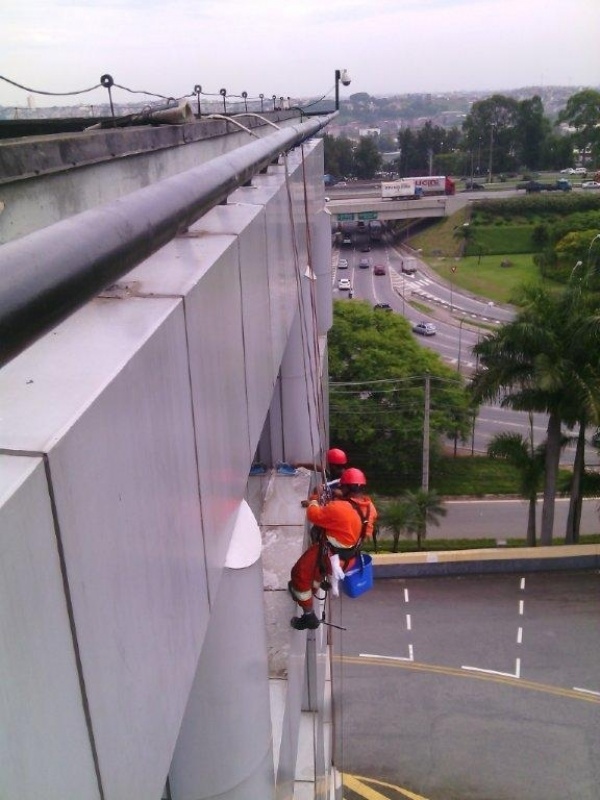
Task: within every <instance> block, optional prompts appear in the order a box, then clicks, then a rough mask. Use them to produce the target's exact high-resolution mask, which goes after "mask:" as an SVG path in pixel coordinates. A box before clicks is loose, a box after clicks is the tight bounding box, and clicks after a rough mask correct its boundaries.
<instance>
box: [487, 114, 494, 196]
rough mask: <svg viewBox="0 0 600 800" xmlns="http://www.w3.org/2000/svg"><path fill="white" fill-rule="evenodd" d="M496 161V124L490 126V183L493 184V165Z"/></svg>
mask: <svg viewBox="0 0 600 800" xmlns="http://www.w3.org/2000/svg"><path fill="white" fill-rule="evenodd" d="M493 159H494V123H493V122H492V123H491V124H490V168H489V172H488V183H491V182H492V165H493Z"/></svg>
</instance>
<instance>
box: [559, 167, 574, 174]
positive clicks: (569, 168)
mask: <svg viewBox="0 0 600 800" xmlns="http://www.w3.org/2000/svg"><path fill="white" fill-rule="evenodd" d="M560 174H561V175H575V170H574V169H573V167H567V168H566V169H561V171H560Z"/></svg>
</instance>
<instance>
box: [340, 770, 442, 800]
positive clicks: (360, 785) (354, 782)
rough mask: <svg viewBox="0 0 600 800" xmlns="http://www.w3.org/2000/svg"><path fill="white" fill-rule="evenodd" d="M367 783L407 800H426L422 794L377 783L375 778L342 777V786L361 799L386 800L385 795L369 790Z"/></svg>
mask: <svg viewBox="0 0 600 800" xmlns="http://www.w3.org/2000/svg"><path fill="white" fill-rule="evenodd" d="M369 783H371V784H374V785H375V786H379V787H380V788H382V789H391V790H392V791H394V792H399V793H400V794H401V795H403V796H404V797H406V798H407V800H427V798H426V797H423V795H422V794H415V792H411V791H410V790H409V789H404V788H403V787H402V786H396V785H395V784H393V783H387V782H386V781H379V780H377V779H376V778H366V777H363V776H362V775H347V774H343V775H342V785H343V786H347V787H348V789H351V790H352V791H353V792H356V793H357V794H359V795H360V796H361V797H365V798H367V800H388V796H387V795H385V794H381V793H380V792H378V791H376V790H374V789H371V787H370V786H368V785H367V784H369ZM363 792H367V794H363Z"/></svg>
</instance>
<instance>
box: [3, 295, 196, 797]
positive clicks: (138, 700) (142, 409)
mask: <svg viewBox="0 0 600 800" xmlns="http://www.w3.org/2000/svg"><path fill="white" fill-rule="evenodd" d="M60 328H61V330H60V333H59V334H57V336H56V337H54V336H53V335H50V336H47V337H44V339H42V340H40V341H39V342H38V343H37V344H36V345H34V346H33V347H32V348H30V349H29V350H28V351H26V352H25V353H24V354H23V355H22V356H20V357H19V358H17V359H15V361H13V362H11V363H10V364H9V365H8V366H7V367H5V368H4V369H3V370H2V371H1V372H0V393H2V394H3V396H4V392H3V388H4V387H5V386H7V387H8V388H10V392H7V395H9V397H10V403H8V404H7V406H6V408H5V409H3V411H5V412H6V413H3V427H2V429H0V440H1V439H2V438H4V437H3V433H4V432H5V431H7V432H8V433H6V439H9V440H10V441H11V444H12V446H13V447H19V444H18V443H19V442H21V446H20V447H19V449H21V450H23V449H28V448H29V447H31V446H32V445H33V446H35V445H38V448H37V449H42V447H39V445H42V446H43V447H44V448H45V449H46V450H47V452H48V460H49V470H50V475H51V480H52V488H53V491H54V494H55V498H56V508H57V518H58V525H59V531H60V536H61V538H62V542H63V546H64V552H65V562H66V569H67V573H68V580H69V585H70V589H71V597H72V601H73V610H74V619H75V625H76V630H77V637H78V641H79V646H80V652H81V661H82V665H83V676H84V680H85V684H86V690H87V695H88V698H89V704H90V710H91V715H92V720H93V729H94V735H95V739H96V745H97V750H98V757H99V762H100V771H101V775H102V780H103V785H104V791H105V796H106V798H107V799H109V798H110V800H119V799H120V798H122V797H128V796H130V797H152V796H159V794H160V792H161V791H162V786H163V785H164V780H165V777H166V774H167V770H168V766H169V762H170V756H171V752H172V748H173V746H174V743H175V739H176V736H177V732H178V729H179V724H180V721H181V717H182V715H183V711H184V708H185V703H186V701H187V695H188V692H189V688H190V685H191V682H192V679H193V675H194V671H195V668H196V661H197V658H198V655H199V652H200V647H201V642H202V638H203V635H204V632H205V629H206V626H207V623H208V597H207V587H206V571H205V564H204V548H203V541H202V531H201V518H200V504H199V498H198V482H197V471H196V458H195V452H194V431H193V425H192V409H191V396H190V385H189V371H188V359H187V347H186V335H185V329H184V316H183V307H182V304H181V302H180V301H178V300H173V299H147V298H146V299H138V298H129V299H124V300H116V299H113V300H97V301H94V302H93V303H91V304H90V305H88V306H87V307H86V308H84V309H82V311H81V312H79V313H78V314H76V315H74V317H72V318H70V319H69V320H68V321H67V322H65V323H63V325H62V326H60ZM57 330H58V329H57ZM53 356H57V357H53ZM45 387H52V391H51V396H50V400H51V403H50V405H49V404H48V403H47V402H45V399H44V389H45ZM72 390H73V391H72ZM80 392H81V394H80ZM29 394H31V397H29V396H28V395H29ZM36 394H37V395H38V399H37V403H35V405H33V406H32V405H31V403H32V397H33V395H36ZM82 398H83V399H82ZM33 408H35V410H36V412H37V417H38V418H39V417H41V418H42V419H41V420H40V419H36V421H35V424H33V423H31V421H32V419H33V414H32V411H33ZM4 426H6V427H4ZM31 429H33V432H34V433H35V435H33V433H32V430H31ZM3 445H4V442H3ZM46 734H47V735H50V732H49V731H47V732H46Z"/></svg>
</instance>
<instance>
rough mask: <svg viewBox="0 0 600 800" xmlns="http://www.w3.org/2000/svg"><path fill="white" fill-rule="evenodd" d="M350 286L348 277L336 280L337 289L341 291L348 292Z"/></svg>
mask: <svg viewBox="0 0 600 800" xmlns="http://www.w3.org/2000/svg"><path fill="white" fill-rule="evenodd" d="M351 288H352V285H351V284H350V281H349V279H348V278H340V279H339V281H338V289H339V290H340V291H342V292H349V291H350V289H351Z"/></svg>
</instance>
